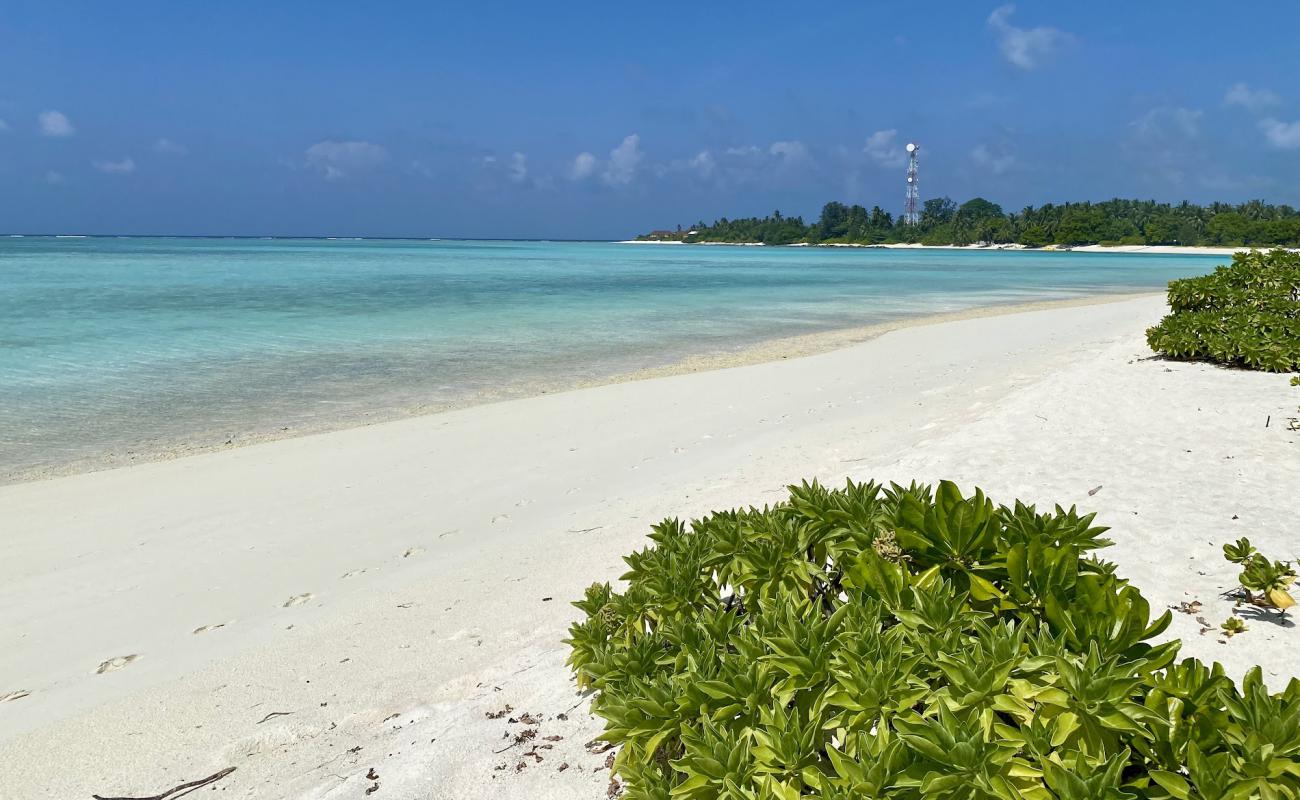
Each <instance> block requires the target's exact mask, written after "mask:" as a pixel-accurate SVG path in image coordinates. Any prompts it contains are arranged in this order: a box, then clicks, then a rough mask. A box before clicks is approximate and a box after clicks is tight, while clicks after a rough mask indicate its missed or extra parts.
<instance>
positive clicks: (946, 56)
mask: <svg viewBox="0 0 1300 800" xmlns="http://www.w3.org/2000/svg"><path fill="white" fill-rule="evenodd" d="M1244 8H1245V7H1243V6H1239V5H1237V4H1226V3H1220V4H1202V3H1186V2H1165V1H1163V0H1161V1H1159V2H1154V1H1153V2H1142V3H1132V2H1128V3H1100V2H1091V3H1071V4H1063V3H1046V2H1038V3H1035V2H1020V3H1017V4H1015V5H999V4H998V3H996V2H991V3H979V2H970V1H969V0H964V1H963V2H949V3H943V2H931V3H924V4H920V3H913V4H909V3H875V2H864V1H863V0H859V2H856V3H851V4H834V5H829V4H828V5H826V6H825V7H821V8H815V7H809V6H800V5H798V4H790V3H788V2H786V3H766V2H749V3H744V4H700V3H690V4H678V3H664V2H661V3H657V4H653V5H645V4H638V5H636V6H633V5H630V4H611V3H599V4H597V3H580V2H569V3H559V4H537V3H520V4H515V3H488V2H480V3H476V4H472V5H461V4H456V5H452V4H446V3H428V2H396V1H394V2H387V3H356V2H350V3H341V2H337V3H331V2H278V3H266V2H221V3H177V2H118V3H104V2H53V1H52V0H41V1H40V2H28V1H27V0H17V1H15V0H3V2H0V75H3V76H4V79H3V80H0V120H3V123H2V124H0V230H6V231H20V232H51V233H53V232H82V233H167V234H248V235H290V234H302V235H374V236H401V235H412V236H501V237H556V238H560V237H568V238H584V237H587V238H615V237H623V236H626V235H629V234H633V233H636V232H639V231H642V230H646V229H649V228H657V227H671V226H672V225H675V224H677V223H682V224H690V223H691V222H693V221H694V220H696V219H701V218H702V219H705V220H712V219H713V218H715V217H717V216H732V217H737V216H746V215H750V214H766V213H768V212H770V211H772V210H773V209H777V208H779V209H780V210H782V211H783V212H785V213H787V214H804V215H807V216H815V214H816V212H817V210H818V209H819V208H820V206H821V204H822V203H823V202H824V201H826V200H829V199H840V200H844V201H848V202H860V203H863V204H865V205H867V206H870V205H873V204H879V205H881V206H882V207H884V208H886V209H887V210H890V211H892V212H895V213H897V212H898V210H899V207H900V206H901V204H902V197H903V166H902V155H901V152H902V150H901V148H902V145H904V144H905V143H906V142H907V141H909V140H915V141H918V142H920V144H921V147H922V162H921V189H922V196H923V197H933V196H937V195H941V194H946V195H950V196H952V197H954V198H956V199H957V200H959V201H960V200H965V199H968V198H969V197H972V196H975V195H982V196H985V197H988V198H989V199H991V200H994V201H995V202H999V203H1001V204H1003V206H1005V207H1007V208H1019V207H1021V206H1023V205H1025V204H1030V203H1032V204H1039V203H1042V202H1048V201H1064V200H1080V199H1105V198H1108V197H1113V196H1123V197H1154V198H1157V199H1160V200H1168V201H1179V200H1183V199H1188V200H1193V201H1198V202H1207V201H1211V200H1225V201H1240V200H1246V199H1251V198H1257V197H1258V198H1263V199H1265V200H1268V201H1271V202H1278V203H1291V204H1293V205H1300V85H1297V83H1296V80H1295V78H1296V76H1298V75H1300V48H1297V47H1295V45H1294V42H1295V39H1294V37H1295V32H1296V31H1297V30H1300V6H1298V5H1296V4H1295V3H1294V2H1254V3H1251V4H1249V12H1248V13H1247V12H1246V11H1245V10H1244Z"/></svg>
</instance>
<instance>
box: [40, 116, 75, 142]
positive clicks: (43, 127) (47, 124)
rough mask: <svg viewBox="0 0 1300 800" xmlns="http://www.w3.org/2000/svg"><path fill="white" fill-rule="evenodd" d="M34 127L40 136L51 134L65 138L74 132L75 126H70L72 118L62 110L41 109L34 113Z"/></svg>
mask: <svg viewBox="0 0 1300 800" xmlns="http://www.w3.org/2000/svg"><path fill="white" fill-rule="evenodd" d="M36 127H37V129H38V130H39V131H40V132H41V135H42V136H53V137H55V138H57V139H65V138H67V137H69V136H71V135H72V134H74V133H76V130H77V129H76V128H74V127H72V120H70V119H68V115H67V114H64V113H63V112H62V111H53V110H51V111H42V112H41V113H39V114H37V115H36Z"/></svg>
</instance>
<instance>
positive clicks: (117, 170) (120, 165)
mask: <svg viewBox="0 0 1300 800" xmlns="http://www.w3.org/2000/svg"><path fill="white" fill-rule="evenodd" d="M92 163H93V164H94V165H95V169H97V170H99V171H100V172H102V173H104V174H105V175H130V174H131V173H132V172H135V160H134V159H132V158H131V157H130V156H126V157H125V158H122V159H121V160H120V161H95V162H92Z"/></svg>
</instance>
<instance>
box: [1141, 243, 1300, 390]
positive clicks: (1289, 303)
mask: <svg viewBox="0 0 1300 800" xmlns="http://www.w3.org/2000/svg"><path fill="white" fill-rule="evenodd" d="M1169 307H1170V309H1171V311H1172V313H1171V314H1169V315H1168V316H1166V317H1165V318H1164V319H1163V320H1161V321H1160V323H1159V324H1158V325H1156V326H1154V327H1152V328H1149V329H1148V330H1147V343H1148V344H1149V345H1150V346H1151V349H1152V350H1155V351H1156V352H1158V353H1161V354H1162V355H1165V356H1168V357H1170V358H1178V359H1189V360H1196V361H1214V362H1218V363H1221V364H1230V365H1233V366H1241V367H1249V368H1250V369H1259V370H1266V371H1270V372H1289V371H1291V370H1296V369H1300V253H1292V252H1289V251H1286V250H1274V251H1271V252H1267V253H1266V252H1259V251H1252V252H1246V253H1237V254H1236V255H1234V256H1233V257H1232V264H1231V265H1228V266H1224V267H1219V268H1218V269H1216V270H1215V271H1214V272H1212V273H1210V274H1209V275H1202V276H1200V277H1197V278H1186V279H1184V280H1178V281H1172V282H1170V284H1169Z"/></svg>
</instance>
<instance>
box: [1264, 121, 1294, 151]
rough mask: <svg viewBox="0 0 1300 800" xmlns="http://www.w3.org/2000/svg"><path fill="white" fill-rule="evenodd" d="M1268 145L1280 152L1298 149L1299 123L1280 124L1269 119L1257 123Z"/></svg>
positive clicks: (1280, 122)
mask: <svg viewBox="0 0 1300 800" xmlns="http://www.w3.org/2000/svg"><path fill="white" fill-rule="evenodd" d="M1259 129H1260V130H1261V131H1263V132H1264V138H1265V139H1267V140H1268V143H1269V144H1271V145H1273V146H1274V147H1276V148H1279V149H1281V150H1295V149H1296V148H1300V122H1282V121H1280V120H1276V119H1273V118H1272V117H1269V118H1268V119H1262V120H1260V121H1259Z"/></svg>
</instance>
